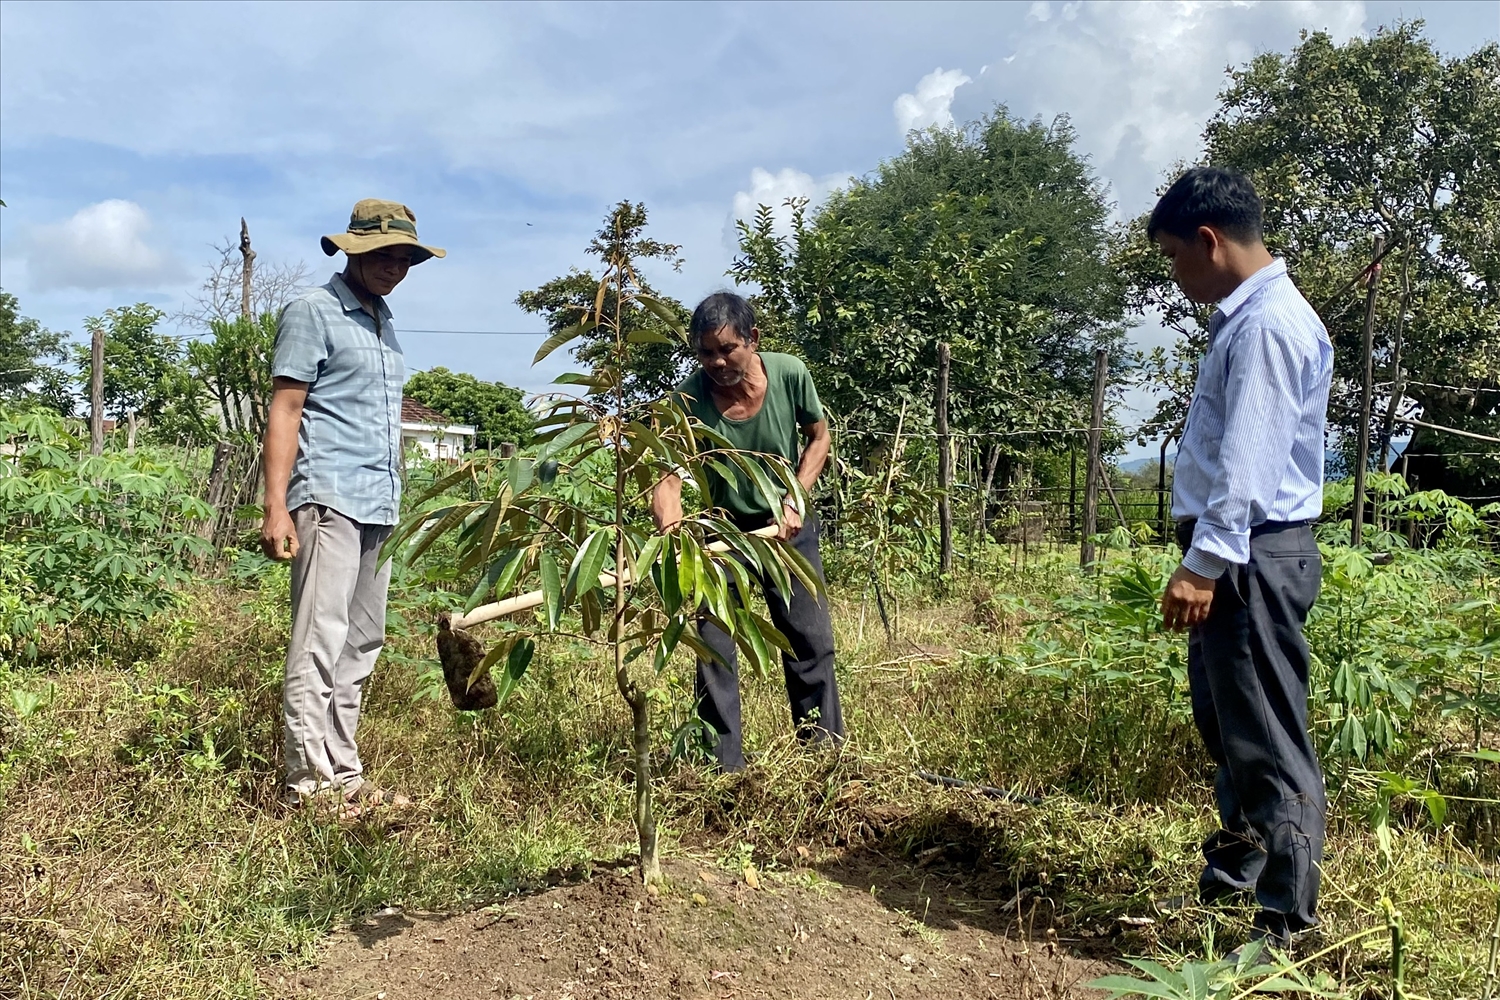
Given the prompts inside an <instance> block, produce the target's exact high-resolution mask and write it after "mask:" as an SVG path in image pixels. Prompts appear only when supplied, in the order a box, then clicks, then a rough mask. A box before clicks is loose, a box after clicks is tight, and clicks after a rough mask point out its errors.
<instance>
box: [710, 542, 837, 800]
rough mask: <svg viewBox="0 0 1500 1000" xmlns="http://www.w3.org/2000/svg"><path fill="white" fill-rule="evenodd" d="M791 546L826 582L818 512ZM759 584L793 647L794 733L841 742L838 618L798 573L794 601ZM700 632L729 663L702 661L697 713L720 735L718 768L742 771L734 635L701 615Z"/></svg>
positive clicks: (789, 685) (788, 657)
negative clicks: (836, 651)
mask: <svg viewBox="0 0 1500 1000" xmlns="http://www.w3.org/2000/svg"><path fill="white" fill-rule="evenodd" d="M792 545H793V547H794V548H796V550H797V551H798V552H800V553H802V555H803V557H804V558H806V559H807V561H808V562H810V563H812V565H813V568H814V569H815V570H817V572H818V577H819V578H820V579H821V578H822V576H823V557H822V555H821V554H820V553H819V551H818V519H817V517H815V516H813V515H809V516H808V518H807V521H806V523H805V524H803V526H802V530H801V531H799V532H798V533H797V537H796V538H794V539H792ZM731 586H733V584H731ZM761 587H762V589H763V591H764V592H765V595H766V605H767V609H768V610H769V611H770V612H771V623H772V624H773V625H775V626H776V628H777V630H778V631H780V632H781V634H782V635H784V636H786V638H787V641H788V642H789V643H791V647H792V652H791V653H790V654H787V653H782V654H781V669H782V673H783V674H785V675H786V695H787V701H788V702H789V703H790V705H791V709H792V724H793V725H795V726H796V727H797V735H798V736H799V737H801V738H802V739H805V740H826V739H835V740H838V739H842V738H843V736H844V713H843V710H842V708H840V706H839V688H838V682H837V681H836V680H835V679H834V676H833V619H831V618H830V617H829V615H828V603H827V601H826V600H820V599H819V598H818V597H817V595H815V594H813V593H812V592H811V591H809V590H808V589H807V587H806V586H804V585H803V584H802V583H801V582H800V581H799V580H798V579H797V578H796V577H795V576H794V577H792V593H791V599H790V600H786V599H784V598H783V597H782V596H781V595H779V594H778V593H776V591H775V590H774V589H773V588H772V587H771V586H770V585H769V582H768V581H767V580H765V579H764V578H762V579H761ZM698 631H699V633H700V634H701V635H702V636H703V641H704V642H705V643H707V644H708V647H709V648H710V649H712V650H713V651H714V652H715V653H717V654H719V656H720V657H721V658H722V659H723V661H724V662H723V663H719V662H711V661H705V660H699V661H698V673H697V676H696V677H695V679H694V684H693V689H694V693H695V694H696V695H697V698H698V717H699V718H700V719H702V720H703V721H704V722H706V723H708V725H709V727H710V728H711V729H713V731H714V734H715V735H716V736H717V739H716V741H715V743H714V748H713V752H714V758H715V759H716V760H717V761H718V763H719V766H720V767H721V768H723V769H724V770H726V771H738V770H742V769H743V768H744V766H745V751H744V745H743V735H742V733H741V731H740V678H739V671H738V658H737V654H736V650H735V646H734V639H733V638H732V637H731V636H730V635H729V634H728V633H726V632H725V631H724V630H723V629H721V628H719V627H718V626H717V625H714V624H712V623H710V622H709V621H708V620H707V619H701V618H700V619H699V620H698Z"/></svg>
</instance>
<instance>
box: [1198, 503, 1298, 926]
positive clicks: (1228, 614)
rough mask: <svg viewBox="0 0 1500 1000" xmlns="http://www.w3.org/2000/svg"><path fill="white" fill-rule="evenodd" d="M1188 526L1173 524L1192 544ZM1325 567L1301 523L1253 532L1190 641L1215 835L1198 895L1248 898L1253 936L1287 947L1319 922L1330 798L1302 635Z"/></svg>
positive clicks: (1206, 845)
mask: <svg viewBox="0 0 1500 1000" xmlns="http://www.w3.org/2000/svg"><path fill="white" fill-rule="evenodd" d="M1192 531H1193V524H1192V522H1184V523H1182V524H1179V525H1178V526H1177V538H1178V544H1180V545H1181V546H1182V548H1183V550H1184V551H1186V550H1187V548H1188V546H1189V545H1191V544H1192ZM1321 580H1322V564H1321V560H1320V559H1319V556H1318V546H1317V543H1316V542H1315V541H1314V540H1313V534H1312V529H1311V528H1310V527H1309V526H1308V525H1306V524H1305V523H1300V522H1299V523H1285V522H1268V523H1266V524H1262V525H1258V526H1256V528H1255V529H1253V530H1252V531H1251V534H1250V562H1249V563H1248V564H1247V565H1245V566H1234V565H1231V566H1230V568H1229V569H1228V570H1227V571H1226V572H1225V573H1224V575H1223V576H1222V577H1220V578H1219V581H1218V585H1217V587H1216V588H1215V589H1214V599H1213V605H1212V606H1211V607H1210V609H1209V614H1208V619H1207V620H1206V621H1205V622H1204V623H1203V624H1202V625H1199V626H1197V627H1195V628H1194V629H1193V630H1192V632H1191V633H1190V637H1189V640H1188V683H1189V687H1190V688H1191V690H1192V699H1193V721H1194V723H1195V724H1196V726H1197V729H1198V733H1199V735H1200V736H1201V737H1202V738H1203V743H1204V745H1205V746H1206V747H1207V748H1208V752H1209V755H1210V756H1212V757H1213V759H1214V761H1215V762H1216V763H1217V764H1218V765H1219V770H1218V775H1217V778H1216V780H1215V783H1214V791H1215V797H1216V798H1217V800H1218V805H1219V823H1220V826H1221V829H1220V830H1218V831H1217V832H1216V833H1214V834H1213V835H1212V836H1211V837H1209V838H1208V840H1206V841H1205V842H1204V844H1203V857H1204V861H1205V862H1206V863H1205V865H1204V869H1203V874H1202V876H1201V878H1200V879H1199V883H1198V888H1199V894H1200V896H1201V897H1202V898H1203V899H1204V900H1205V901H1208V900H1213V899H1218V898H1223V897H1226V896H1229V895H1233V894H1234V893H1237V892H1249V891H1253V892H1254V893H1255V897H1256V900H1257V902H1259V904H1260V913H1259V915H1258V916H1257V917H1256V926H1257V927H1258V928H1259V929H1260V930H1262V931H1263V932H1265V933H1266V934H1268V935H1273V936H1274V937H1275V938H1277V939H1280V940H1283V941H1284V940H1285V939H1287V938H1288V937H1289V935H1291V934H1294V933H1296V932H1297V931H1300V930H1305V929H1306V928H1308V927H1311V926H1313V925H1314V924H1316V923H1317V917H1316V916H1315V910H1316V908H1317V902H1318V883H1319V878H1320V867H1321V865H1322V863H1323V827H1324V816H1325V813H1326V812H1327V808H1328V807H1327V800H1326V798H1325V796H1324V791H1323V774H1322V771H1321V770H1320V769H1319V767H1318V756H1317V751H1316V750H1315V749H1314V747H1313V744H1312V739H1311V738H1310V737H1309V735H1308V732H1307V697H1308V690H1307V671H1308V665H1309V660H1310V657H1309V654H1308V649H1307V641H1306V639H1305V638H1304V637H1303V635H1302V627H1303V625H1304V624H1306V622H1307V613H1308V611H1309V610H1310V609H1311V608H1312V605H1313V602H1314V601H1315V600H1316V599H1317V596H1318V588H1319V585H1320V583H1321Z"/></svg>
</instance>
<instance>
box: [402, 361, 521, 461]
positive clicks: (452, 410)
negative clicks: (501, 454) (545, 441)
mask: <svg viewBox="0 0 1500 1000" xmlns="http://www.w3.org/2000/svg"><path fill="white" fill-rule="evenodd" d="M405 393H406V395H407V396H409V397H411V398H412V399H414V400H416V401H417V402H419V403H421V404H423V405H424V406H430V407H432V408H433V409H434V410H436V411H438V412H439V413H441V414H442V415H443V416H445V417H447V418H448V419H449V420H452V421H454V422H455V423H462V424H473V425H474V437H475V443H476V444H478V445H480V446H481V447H485V448H492V447H494V446H495V445H497V444H501V443H509V444H516V445H525V444H527V443H529V442H530V441H531V435H532V427H533V425H534V424H535V422H536V419H535V417H533V416H532V413H531V411H530V410H528V409H527V408H526V405H525V404H524V403H523V402H522V401H521V390H519V389H515V388H512V387H511V386H508V385H506V384H505V383H504V382H486V381H484V380H483V379H479V378H475V377H474V376H473V375H470V374H469V373H468V372H451V371H449V370H448V369H446V368H441V367H439V368H432V369H429V370H427V371H425V372H416V373H415V374H413V375H412V376H411V378H409V379H407V380H406V388H405Z"/></svg>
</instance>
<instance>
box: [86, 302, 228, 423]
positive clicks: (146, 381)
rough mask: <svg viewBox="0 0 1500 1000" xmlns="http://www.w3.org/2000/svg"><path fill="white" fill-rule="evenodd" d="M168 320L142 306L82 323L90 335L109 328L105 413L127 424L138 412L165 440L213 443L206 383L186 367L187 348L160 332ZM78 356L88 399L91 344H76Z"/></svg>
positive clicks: (112, 311)
mask: <svg viewBox="0 0 1500 1000" xmlns="http://www.w3.org/2000/svg"><path fill="white" fill-rule="evenodd" d="M165 316H166V313H164V312H163V311H162V310H160V309H158V308H156V307H155V306H153V305H149V304H147V303H145V302H138V303H136V304H135V305H132V306H122V307H121V308H118V309H106V310H105V311H104V315H103V316H90V317H89V318H88V319H86V320H84V321H83V325H84V327H85V328H86V329H88V330H89V331H90V333H92V332H93V331H94V330H96V329H99V328H103V330H104V412H105V413H107V414H109V415H110V416H112V417H114V418H115V419H117V420H122V421H123V420H125V419H126V418H128V417H129V416H130V415H131V414H134V415H135V416H136V417H139V418H142V419H144V420H146V421H148V422H149V423H150V424H151V427H152V430H153V433H154V434H155V436H156V437H158V438H159V439H161V440H172V439H174V438H182V439H184V440H189V441H194V442H201V441H206V440H209V439H210V438H212V436H213V432H214V423H215V422H214V420H213V418H212V416H211V415H209V414H208V413H207V412H206V410H205V407H204V402H205V399H204V393H203V384H202V383H201V382H200V381H199V380H198V379H197V378H195V377H194V375H193V373H192V372H191V371H190V370H189V369H188V367H187V365H186V364H184V361H185V358H186V353H187V352H186V349H185V348H184V346H183V344H182V343H181V342H180V341H179V340H178V339H177V338H176V337H172V336H169V335H167V334H164V333H158V332H157V330H156V327H157V324H159V323H160V322H161V320H162V318H163V317H165ZM73 356H74V361H75V364H76V365H77V368H78V372H79V374H78V375H77V376H76V379H77V381H78V383H79V385H80V387H81V388H82V391H83V393H84V394H85V395H86V394H87V393H88V388H89V366H90V358H89V345H88V344H76V345H74V347H73Z"/></svg>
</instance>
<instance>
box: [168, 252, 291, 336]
mask: <svg viewBox="0 0 1500 1000" xmlns="http://www.w3.org/2000/svg"><path fill="white" fill-rule="evenodd" d="M214 253H215V254H217V259H216V260H214V261H213V262H212V263H210V264H208V265H206V267H207V270H208V277H207V278H205V279H204V281H203V284H202V286H201V287H200V288H199V289H198V291H197V292H196V293H194V294H193V295H192V297H191V298H190V299H189V300H188V302H187V304H186V305H185V306H184V307H183V308H182V309H181V310H179V311H178V312H177V314H176V315H175V316H173V319H175V320H176V321H177V322H179V323H182V324H184V325H189V326H196V327H201V328H202V329H205V330H206V329H208V325H209V323H210V322H212V321H213V320H216V319H220V320H233V319H234V318H235V317H236V316H239V315H241V314H242V313H243V303H244V289H243V277H244V267H245V263H244V258H243V257H242V255H241V253H240V241H239V239H238V238H236V237H232V236H226V237H224V239H223V240H222V241H221V242H219V243H216V244H214ZM256 256H257V259H256V261H255V270H254V274H253V277H252V279H251V284H250V308H251V312H252V313H253V314H254V315H256V316H260V315H264V314H266V313H272V314H274V313H277V312H280V310H281V307H282V306H284V305H286V304H287V303H288V302H290V301H291V300H292V299H293V298H294V297H295V296H296V295H297V293H298V292H300V291H301V290H302V289H303V288H306V287H307V284H308V282H309V280H310V279H311V278H312V268H310V267H308V266H307V263H306V262H305V261H300V260H299V261H296V262H285V261H282V262H278V263H274V264H269V263H265V262H264V261H263V259H261V258H260V257H259V255H258V254H257V255H256Z"/></svg>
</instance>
